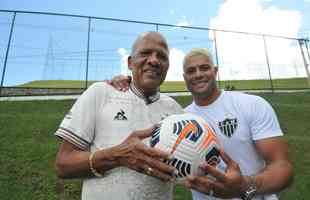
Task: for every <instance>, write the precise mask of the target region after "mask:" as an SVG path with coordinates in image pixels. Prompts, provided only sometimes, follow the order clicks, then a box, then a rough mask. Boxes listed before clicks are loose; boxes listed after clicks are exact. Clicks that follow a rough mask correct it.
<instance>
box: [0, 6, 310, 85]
mask: <svg viewBox="0 0 310 200" xmlns="http://www.w3.org/2000/svg"><path fill="white" fill-rule="evenodd" d="M0 9H1V10H21V11H36V12H54V13H64V14H76V15H86V16H96V17H107V18H118V19H127V20H136V21H146V22H154V23H161V24H173V25H179V26H194V27H210V28H215V29H222V30H236V31H244V32H251V33H262V34H272V35H282V36H288V37H293V38H301V37H302V38H310V0H295V1H289V0H195V1H182V0H178V1H177V0H165V1H164V0H156V1H151V0H149V1H138V0H131V1H120V0H113V1H102V0H88V1H80V0H74V1H73V0H66V1H61V0H45V1H39V0H28V1H26V0H24V1H21V0H1V1H0ZM11 18H12V16H11V15H10V14H8V13H0V36H1V39H0V53H1V54H0V64H1V65H0V72H1V74H2V71H3V67H2V66H3V63H4V57H5V51H6V45H7V42H8V33H9V27H10V26H9V24H10V22H11ZM91 27H92V29H91V40H90V50H91V52H90V57H89V58H90V60H89V77H88V79H89V80H91V79H96V80H98V79H99V80H100V79H107V78H110V77H111V76H112V75H115V74H119V73H123V74H129V73H130V72H129V71H128V69H127V63H126V60H127V56H128V55H129V54H130V47H131V43H132V42H133V40H134V39H135V37H136V36H137V35H138V34H139V33H140V32H142V31H147V30H155V29H156V27H154V26H151V25H140V24H128V23H115V22H109V21H102V20H93V21H92V25H91ZM159 31H160V32H162V33H163V34H164V36H165V37H166V38H167V40H168V43H169V45H170V69H169V72H168V75H167V79H166V80H182V59H183V57H184V55H185V54H186V53H187V52H188V51H189V50H190V49H191V48H194V47H206V48H209V49H210V51H211V52H212V53H213V55H214V58H215V46H214V33H213V32H212V31H210V32H208V31H200V30H191V29H182V28H173V27H164V26H159ZM216 41H217V49H218V64H219V68H220V76H221V79H251V78H253V79H254V78H268V76H269V75H268V74H269V73H268V68H267V64H266V62H267V61H266V55H265V50H264V48H265V47H264V41H263V38H262V37H261V36H252V35H243V34H231V33H223V32H216ZM265 42H266V44H267V51H268V59H269V60H268V61H269V64H270V66H271V74H272V76H273V77H279V78H285V77H304V76H305V74H306V73H305V67H304V64H303V60H302V57H301V53H300V52H301V51H300V48H299V46H298V43H297V41H294V40H287V39H279V38H270V37H267V38H265ZM86 47H87V19H78V20H77V19H71V18H63V17H54V16H39V17H38V16H37V15H24V14H23V15H18V16H17V17H16V28H15V29H14V32H13V40H12V44H11V48H10V53H9V59H8V63H7V69H6V72H5V81H4V83H5V85H14V84H19V83H23V82H27V81H31V80H41V79H83V78H85V77H84V74H85V67H84V66H86V59H85V58H86V52H85V49H86ZM306 55H307V54H306ZM306 59H307V61H308V60H309V58H307V57H306Z"/></svg>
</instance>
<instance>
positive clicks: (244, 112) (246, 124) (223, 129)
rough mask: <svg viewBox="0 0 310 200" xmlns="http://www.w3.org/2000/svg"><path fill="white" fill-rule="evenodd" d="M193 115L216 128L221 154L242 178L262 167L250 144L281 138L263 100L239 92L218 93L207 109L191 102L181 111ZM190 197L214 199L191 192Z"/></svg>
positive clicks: (273, 199) (260, 199) (269, 198)
mask: <svg viewBox="0 0 310 200" xmlns="http://www.w3.org/2000/svg"><path fill="white" fill-rule="evenodd" d="M185 111H186V112H190V113H194V114H197V115H199V116H201V117H203V118H204V119H206V120H207V122H209V123H211V124H212V126H213V127H215V128H216V133H217V137H218V139H219V140H220V143H221V144H222V145H223V148H224V151H225V152H226V153H227V154H228V155H229V156H230V157H231V158H232V159H233V160H234V161H236V162H237V163H238V164H239V166H240V169H241V172H242V174H244V175H253V174H257V173H258V172H259V171H260V170H261V169H262V168H264V166H265V162H264V160H263V158H262V157H261V156H260V155H259V154H258V152H257V151H256V149H255V145H254V141H255V140H261V139H265V138H271V137H277V136H282V135H283V133H282V130H281V128H280V125H279V122H278V119H277V117H276V114H275V112H274V110H273V109H272V107H271V106H270V104H269V103H268V102H267V101H265V100H264V99H263V98H261V97H259V96H255V95H249V94H244V93H241V92H232V91H222V92H221V95H220V96H219V97H218V99H216V101H215V102H213V103H212V104H211V105H208V106H198V105H197V104H195V103H194V102H193V103H192V104H190V105H189V106H187V107H186V108H185ZM193 198H194V199H195V200H199V199H214V200H215V199H216V200H218V199H217V198H214V197H206V196H205V195H202V194H201V193H198V192H195V191H193ZM263 199H264V200H277V199H278V198H277V197H276V195H268V196H265V197H262V196H258V197H256V198H255V200H263Z"/></svg>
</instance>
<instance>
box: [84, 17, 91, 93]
mask: <svg viewBox="0 0 310 200" xmlns="http://www.w3.org/2000/svg"><path fill="white" fill-rule="evenodd" d="M90 26H91V18H90V17H88V32H87V53H86V76H85V90H86V89H87V86H88V62H89V41H90Z"/></svg>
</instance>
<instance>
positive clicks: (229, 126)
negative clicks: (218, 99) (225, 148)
mask: <svg viewBox="0 0 310 200" xmlns="http://www.w3.org/2000/svg"><path fill="white" fill-rule="evenodd" d="M218 126H219V128H220V130H221V132H222V133H223V134H224V135H226V136H227V137H231V136H233V134H234V133H235V131H236V130H237V128H238V119H237V118H226V119H224V120H223V121H221V122H219V124H218Z"/></svg>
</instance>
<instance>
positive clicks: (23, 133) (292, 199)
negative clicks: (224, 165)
mask: <svg viewBox="0 0 310 200" xmlns="http://www.w3.org/2000/svg"><path fill="white" fill-rule="evenodd" d="M262 96H263V97H265V98H266V99H267V100H268V101H270V102H271V103H272V105H273V107H274V108H275V110H276V112H277V114H278V115H279V118H280V123H281V127H282V128H283V130H284V131H285V133H286V135H285V138H286V139H287V140H288V141H289V144H290V154H291V158H292V160H293V163H294V168H295V181H294V184H293V185H292V186H291V187H290V188H288V189H287V190H286V191H284V192H283V194H282V198H281V200H308V199H310V190H309V188H310V170H309V166H310V149H309V142H310V139H309V138H308V136H309V130H310V123H309V122H308V121H309V119H310V112H309V111H310V94H309V93H298V94H292V93H290V94H276V95H272V94H263V95H262ZM177 100H178V102H180V103H181V104H182V105H183V106H184V105H187V104H189V103H190V97H178V98H177ZM72 103H73V101H69V100H66V101H23V102H3V101H2V102H0V127H1V128H0V143H1V145H0V152H1V153H0V199H1V200H21V199H26V200H30V199H31V200H37V199H38V200H39V199H42V200H52V199H53V200H56V199H65V200H70V199H80V187H81V182H80V181H79V180H66V181H63V180H59V179H57V178H56V176H55V172H54V167H53V165H54V160H55V156H56V151H57V148H58V143H59V141H58V140H57V139H56V138H55V136H53V132H54V131H55V130H56V128H57V127H58V125H59V123H60V122H61V120H62V118H63V117H64V114H65V113H66V112H67V111H68V110H69V108H70V107H71V105H72ZM190 196H191V195H190V193H188V192H187V191H185V189H183V188H181V187H178V188H177V189H176V192H175V199H176V200H184V199H191V197H190Z"/></svg>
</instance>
